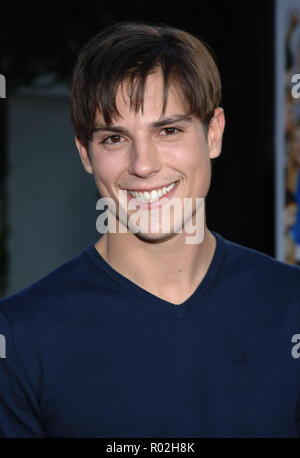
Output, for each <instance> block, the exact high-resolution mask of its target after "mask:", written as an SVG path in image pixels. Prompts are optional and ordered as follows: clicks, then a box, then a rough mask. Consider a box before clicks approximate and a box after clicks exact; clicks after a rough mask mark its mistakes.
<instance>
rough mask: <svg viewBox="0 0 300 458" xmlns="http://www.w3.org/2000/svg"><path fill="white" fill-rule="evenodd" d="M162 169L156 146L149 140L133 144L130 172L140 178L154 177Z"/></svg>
mask: <svg viewBox="0 0 300 458" xmlns="http://www.w3.org/2000/svg"><path fill="white" fill-rule="evenodd" d="M160 169H161V163H160V160H159V154H158V151H157V148H156V146H155V145H154V144H153V143H152V142H151V141H147V140H144V139H143V140H138V141H135V142H133V143H132V147H131V151H130V162H129V166H128V172H129V173H130V174H131V175H136V176H138V177H140V178H147V177H148V176H153V175H155V174H156V173H157V172H159V170H160Z"/></svg>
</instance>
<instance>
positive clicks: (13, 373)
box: [0, 313, 46, 438]
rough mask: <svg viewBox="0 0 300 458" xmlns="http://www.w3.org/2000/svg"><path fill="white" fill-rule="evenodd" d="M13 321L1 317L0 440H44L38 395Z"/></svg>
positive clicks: (43, 424) (22, 344)
mask: <svg viewBox="0 0 300 458" xmlns="http://www.w3.org/2000/svg"><path fill="white" fill-rule="evenodd" d="M26 345H27V344H26V343H24V342H22V341H20V340H19V338H18V340H17V338H16V336H15V335H14V331H13V326H12V324H11V323H10V321H9V320H8V319H7V318H6V317H5V316H4V315H3V314H2V313H0V437H3V438H4V437H18V438H19V437H22V438H23V437H45V436H46V427H45V422H44V420H43V416H42V413H41V410H40V407H39V402H38V395H37V393H36V389H34V387H33V384H32V381H31V380H30V378H29V376H28V371H27V370H26V369H25V365H24V361H22V357H21V356H20V352H19V350H18V348H19V349H20V348H22V351H23V350H24V347H26Z"/></svg>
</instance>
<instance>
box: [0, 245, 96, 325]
mask: <svg viewBox="0 0 300 458" xmlns="http://www.w3.org/2000/svg"><path fill="white" fill-rule="evenodd" d="M88 249H89V246H88V247H87V248H86V249H84V250H83V251H81V252H80V253H79V254H78V255H76V256H75V257H73V258H72V259H70V260H68V261H67V262H65V263H64V264H62V265H61V266H59V267H57V268H56V269H55V270H53V271H51V272H50V273H48V274H47V275H45V276H44V277H42V278H40V279H39V280H38V281H36V282H34V283H32V284H31V285H29V286H27V287H26V288H24V289H22V290H21V291H18V292H17V293H14V294H11V295H10V296H8V297H5V298H3V299H1V300H0V314H1V315H2V316H4V317H6V319H7V320H8V321H15V320H16V321H19V320H21V321H22V322H23V323H24V322H26V321H28V323H30V322H31V321H32V320H33V319H39V318H41V317H42V318H43V320H45V319H47V313H48V312H50V313H51V312H53V311H54V310H55V309H56V308H57V307H59V308H61V307H62V306H64V307H66V306H68V305H70V303H74V297H76V296H78V294H80V291H83V289H84V290H89V289H90V288H89V282H91V281H92V280H91V271H90V268H89V264H88V263H87V262H86V258H87V255H86V253H87V250H88Z"/></svg>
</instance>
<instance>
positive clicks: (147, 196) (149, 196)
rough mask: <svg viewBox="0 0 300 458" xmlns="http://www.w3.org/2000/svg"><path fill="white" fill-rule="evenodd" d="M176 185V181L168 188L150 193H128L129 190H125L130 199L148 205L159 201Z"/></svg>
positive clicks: (157, 189)
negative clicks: (132, 198)
mask: <svg viewBox="0 0 300 458" xmlns="http://www.w3.org/2000/svg"><path fill="white" fill-rule="evenodd" d="M177 183H179V180H178V181H174V182H173V183H171V184H170V185H169V186H164V187H162V188H156V189H152V190H151V191H129V190H127V192H128V193H129V194H130V195H131V196H132V197H134V198H135V199H137V200H138V201H139V202H146V203H148V202H149V203H151V202H155V201H157V200H158V199H160V198H161V197H163V196H165V195H166V194H168V193H169V192H170V191H172V189H173V188H174V187H175V185H176V184H177Z"/></svg>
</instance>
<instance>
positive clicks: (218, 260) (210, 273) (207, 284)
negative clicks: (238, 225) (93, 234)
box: [84, 230, 227, 318]
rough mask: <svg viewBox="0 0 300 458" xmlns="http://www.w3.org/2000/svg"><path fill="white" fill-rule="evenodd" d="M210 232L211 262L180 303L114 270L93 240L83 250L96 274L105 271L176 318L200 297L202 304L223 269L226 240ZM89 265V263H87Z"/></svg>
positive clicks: (123, 285)
mask: <svg viewBox="0 0 300 458" xmlns="http://www.w3.org/2000/svg"><path fill="white" fill-rule="evenodd" d="M211 233H212V234H213V235H214V236H215V238H216V247H215V251H214V254H213V258H212V260H211V263H210V265H209V267H208V270H207V271H206V274H205V275H204V277H203V279H202V281H201V282H200V283H199V285H198V286H197V288H196V289H195V291H194V292H193V293H192V294H191V295H190V296H189V297H188V298H187V299H186V300H185V301H184V302H182V303H181V304H173V303H172V302H169V301H166V300H164V299H162V298H160V297H158V296H156V295H155V294H152V293H150V292H149V291H147V290H145V289H144V288H142V287H141V286H139V285H137V284H136V283H134V282H133V281H131V280H129V279H128V278H127V277H125V276H124V275H122V274H121V273H119V272H118V271H117V270H115V269H114V268H113V267H112V266H111V265H110V264H108V263H107V262H106V261H105V259H104V258H103V257H102V256H101V255H100V253H99V252H98V250H97V249H96V247H95V242H92V243H90V244H89V245H88V246H87V248H86V249H85V250H84V253H86V254H87V255H88V259H89V260H92V267H93V268H94V270H95V269H96V271H97V273H98V274H101V273H102V274H103V273H105V274H106V275H108V276H109V277H110V278H111V279H112V280H113V281H115V282H117V283H118V284H119V285H120V286H122V287H123V288H125V289H127V291H130V292H131V293H132V294H135V295H138V296H139V297H141V298H142V299H143V300H144V301H146V302H148V303H149V302H151V304H156V305H159V306H160V307H159V309H160V310H163V311H167V312H172V313H173V314H175V315H176V316H177V317H178V318H183V316H184V314H185V313H186V312H187V310H189V309H190V308H191V307H192V306H193V304H195V303H197V302H198V301H199V300H200V299H201V306H202V305H204V300H205V298H206V296H207V295H208V294H209V292H210V290H211V288H212V287H213V286H214V285H216V284H217V282H218V279H219V275H220V273H221V271H222V270H223V267H224V265H225V262H226V254H227V244H226V240H225V239H224V238H223V237H222V236H221V235H220V234H218V233H216V232H214V231H212V230H211ZM89 264H90V265H91V263H89Z"/></svg>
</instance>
